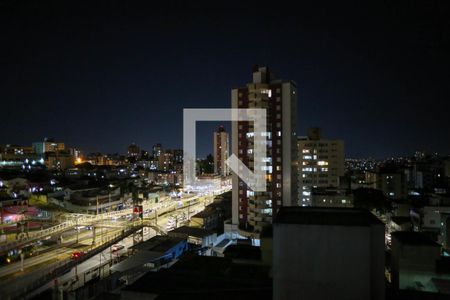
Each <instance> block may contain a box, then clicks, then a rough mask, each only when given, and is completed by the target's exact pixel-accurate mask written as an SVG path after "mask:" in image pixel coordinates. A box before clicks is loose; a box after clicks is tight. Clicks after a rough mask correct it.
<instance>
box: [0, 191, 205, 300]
mask: <svg viewBox="0 0 450 300" xmlns="http://www.w3.org/2000/svg"><path fill="white" fill-rule="evenodd" d="M194 198H195V197H190V198H188V199H183V200H184V201H183V203H186V202H187V201H189V200H192V199H194ZM208 198H209V197H208ZM204 199H205V198H203V201H204ZM209 201H211V200H209ZM171 202H172V203H165V202H162V203H158V205H156V206H155V207H154V208H153V209H151V211H149V212H148V213H146V214H145V215H144V218H146V219H154V218H155V216H156V214H158V219H157V220H158V222H157V224H158V225H159V226H160V227H162V228H164V229H169V230H170V229H173V228H174V227H173V225H172V223H173V222H170V224H169V225H168V223H169V219H173V218H178V219H181V216H182V215H184V216H187V215H189V216H190V217H191V216H192V215H194V214H195V213H196V212H198V211H201V210H203V209H204V207H205V203H203V202H201V201H199V202H198V203H195V204H193V205H192V206H190V207H186V206H185V205H184V204H183V207H180V208H179V209H176V210H175V211H170V209H171V205H172V206H173V205H174V203H173V201H171ZM177 206H178V205H177ZM155 211H156V213H155ZM166 211H169V212H168V213H167V212H166ZM96 225H97V226H99V227H100V226H103V227H100V228H97V229H96V234H95V237H96V243H97V244H101V243H103V242H104V241H107V240H108V239H109V238H111V237H113V236H116V235H118V234H120V232H121V231H122V230H123V228H125V227H126V226H129V225H130V221H129V220H127V216H123V217H121V218H107V219H105V220H103V222H97V223H96ZM178 225H181V223H179V224H178ZM155 234H156V233H155V231H154V230H147V233H146V232H144V240H146V239H149V238H150V237H152V236H154V235H155ZM63 236H64V237H63V243H62V244H61V245H55V246H53V247H48V246H45V247H41V248H40V249H39V250H40V251H41V253H40V254H39V255H36V256H33V257H30V258H27V259H25V260H24V265H23V271H21V263H20V261H19V262H15V263H12V264H9V265H6V266H3V267H1V268H0V290H1V291H2V293H1V295H6V294H8V293H11V292H13V291H16V290H20V289H21V288H22V287H23V286H27V285H28V284H31V283H32V282H33V280H36V279H37V278H39V277H41V276H42V274H46V273H49V272H50V270H53V269H55V268H56V267H57V266H59V265H62V264H63V263H65V262H67V261H70V260H71V255H72V253H73V252H74V251H89V249H90V248H91V247H92V242H93V230H84V231H81V232H80V233H79V234H78V243H76V238H77V237H76V231H75V230H73V229H70V230H68V231H66V233H65V234H64V235H63ZM120 243H121V244H123V245H124V246H125V248H124V249H123V250H121V252H120V253H119V254H121V253H122V254H123V253H125V252H126V250H127V248H128V247H130V246H131V245H132V239H131V237H129V238H125V239H124V240H122V241H121V242H120ZM114 255H117V254H116V253H111V252H110V249H106V250H104V251H103V252H102V253H101V255H100V254H98V255H95V256H94V257H92V258H90V259H88V260H86V261H85V262H82V263H80V264H79V265H78V266H77V268H76V269H77V270H76V272H78V273H82V272H84V271H85V270H88V269H90V268H95V267H97V266H99V265H100V262H101V261H103V262H105V261H106V260H109V259H110V258H112V257H114ZM100 257H102V259H100ZM74 276H75V268H73V269H72V270H71V271H70V272H68V273H67V274H65V275H64V276H62V277H61V278H60V279H59V280H60V281H64V280H66V281H67V280H70V279H71V278H73V277H74ZM0 299H1V297H0Z"/></svg>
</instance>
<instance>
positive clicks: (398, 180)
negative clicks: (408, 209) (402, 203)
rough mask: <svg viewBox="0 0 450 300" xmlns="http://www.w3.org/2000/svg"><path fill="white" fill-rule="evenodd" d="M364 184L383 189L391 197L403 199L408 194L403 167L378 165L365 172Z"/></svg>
mask: <svg viewBox="0 0 450 300" xmlns="http://www.w3.org/2000/svg"><path fill="white" fill-rule="evenodd" d="M366 185H367V186H368V187H371V188H374V189H378V190H381V191H383V193H384V194H385V196H387V197H389V198H391V199H405V198H406V197H407V196H408V186H407V181H406V175H405V172H404V170H403V169H397V168H391V167H380V168H378V170H377V171H370V172H366Z"/></svg>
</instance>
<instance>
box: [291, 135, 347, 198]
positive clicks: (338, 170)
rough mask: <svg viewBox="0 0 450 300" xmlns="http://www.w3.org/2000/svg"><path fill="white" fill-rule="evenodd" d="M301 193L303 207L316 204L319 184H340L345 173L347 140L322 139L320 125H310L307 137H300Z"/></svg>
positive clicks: (299, 169)
mask: <svg viewBox="0 0 450 300" xmlns="http://www.w3.org/2000/svg"><path fill="white" fill-rule="evenodd" d="M298 157H299V159H298V161H299V164H298V195H299V201H298V205H300V206H310V205H311V204H312V202H311V200H312V198H311V192H312V189H313V188H316V187H322V188H327V187H335V188H337V187H339V186H340V182H339V180H340V177H341V176H344V172H345V169H344V142H343V141H341V140H326V139H322V136H321V131H320V129H319V128H310V129H309V130H308V136H307V137H299V138H298Z"/></svg>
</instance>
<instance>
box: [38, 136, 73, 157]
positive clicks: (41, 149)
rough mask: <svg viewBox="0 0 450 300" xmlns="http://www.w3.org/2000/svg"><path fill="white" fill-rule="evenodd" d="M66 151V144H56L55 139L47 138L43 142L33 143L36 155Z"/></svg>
mask: <svg viewBox="0 0 450 300" xmlns="http://www.w3.org/2000/svg"><path fill="white" fill-rule="evenodd" d="M64 150H65V145H64V143H62V142H55V140H54V139H49V138H45V139H44V141H43V142H36V143H33V151H34V153H36V154H44V153H47V152H58V151H64Z"/></svg>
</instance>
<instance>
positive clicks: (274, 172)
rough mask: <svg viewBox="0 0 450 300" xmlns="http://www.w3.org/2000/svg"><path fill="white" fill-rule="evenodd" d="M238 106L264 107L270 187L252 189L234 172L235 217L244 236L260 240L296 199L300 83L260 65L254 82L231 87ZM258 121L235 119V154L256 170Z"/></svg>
mask: <svg viewBox="0 0 450 300" xmlns="http://www.w3.org/2000/svg"><path fill="white" fill-rule="evenodd" d="M231 98H232V107H233V108H243V109H245V108H265V109H266V114H267V132H263V133H262V134H263V135H264V136H265V137H266V138H267V143H266V145H267V147H266V149H267V153H266V157H264V158H263V162H264V163H265V166H263V167H262V168H263V170H265V172H266V180H267V191H266V192H254V191H252V190H251V189H250V188H249V187H248V186H247V185H246V184H245V183H244V182H243V181H242V180H241V179H240V178H238V176H237V175H236V174H233V206H232V207H233V208H232V209H233V219H232V222H233V224H234V225H237V226H238V229H239V230H238V231H239V233H240V234H241V235H244V236H249V237H254V238H256V239H257V238H258V237H259V233H260V232H261V231H262V229H263V228H264V227H265V226H267V225H269V224H271V223H272V218H273V216H274V215H275V214H276V213H277V212H278V209H279V208H280V207H282V206H291V205H295V204H296V202H297V145H296V133H295V129H296V116H297V87H296V84H295V83H294V82H292V81H286V82H283V81H281V80H277V79H275V77H274V76H273V74H272V73H271V72H270V71H269V69H268V68H267V67H257V66H256V67H255V68H254V70H253V81H252V82H251V83H248V84H247V85H246V86H245V87H241V88H236V89H233V90H232V93H231ZM253 126H254V125H253V122H244V121H239V122H232V152H233V154H235V155H236V156H237V157H238V158H239V159H240V160H241V161H242V162H243V163H244V164H245V165H246V166H248V167H249V168H250V170H253V165H254V156H253V140H254V138H253V136H254V134H255V133H254V129H253Z"/></svg>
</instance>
